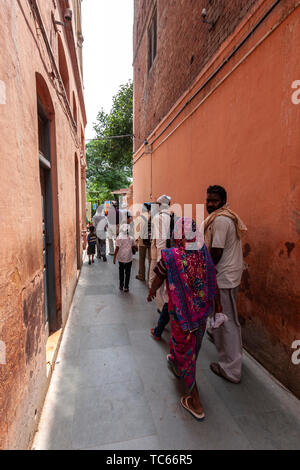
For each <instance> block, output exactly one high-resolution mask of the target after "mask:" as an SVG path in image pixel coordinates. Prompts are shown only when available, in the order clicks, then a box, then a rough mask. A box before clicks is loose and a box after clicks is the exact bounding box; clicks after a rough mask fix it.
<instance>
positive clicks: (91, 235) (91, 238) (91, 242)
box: [87, 225, 97, 264]
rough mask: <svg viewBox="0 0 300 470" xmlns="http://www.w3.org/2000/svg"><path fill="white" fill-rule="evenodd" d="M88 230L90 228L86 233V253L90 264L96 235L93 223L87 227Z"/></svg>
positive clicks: (94, 251) (93, 253) (94, 250)
mask: <svg viewBox="0 0 300 470" xmlns="http://www.w3.org/2000/svg"><path fill="white" fill-rule="evenodd" d="M89 230H90V233H89V234H88V237H87V240H88V248H87V254H88V257H89V264H91V259H92V263H93V262H94V256H95V253H96V243H97V236H96V234H95V227H94V226H93V225H91V226H90V227H89Z"/></svg>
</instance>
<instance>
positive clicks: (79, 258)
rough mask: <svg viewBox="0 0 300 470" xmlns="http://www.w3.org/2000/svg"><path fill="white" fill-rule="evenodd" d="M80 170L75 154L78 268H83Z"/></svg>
mask: <svg viewBox="0 0 300 470" xmlns="http://www.w3.org/2000/svg"><path fill="white" fill-rule="evenodd" d="M79 202H80V201H79V170H78V159H77V155H76V154H75V206H76V212H75V222H76V253H77V269H80V268H81V247H80V244H81V233H80V210H79Z"/></svg>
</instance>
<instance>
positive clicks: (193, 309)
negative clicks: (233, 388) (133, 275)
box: [138, 185, 247, 420]
mask: <svg viewBox="0 0 300 470" xmlns="http://www.w3.org/2000/svg"><path fill="white" fill-rule="evenodd" d="M157 203H158V204H159V206H160V209H159V212H158V214H157V215H156V216H155V217H154V219H153V224H152V234H151V262H150V273H149V294H148V301H152V300H153V299H154V298H155V300H156V303H157V307H158V309H159V311H160V317H159V320H158V323H157V325H156V327H155V328H152V329H151V335H152V337H153V338H154V339H155V340H157V341H160V340H161V336H162V333H163V331H164V328H165V326H166V324H167V323H168V322H169V321H170V324H171V340H170V354H168V356H167V361H168V364H169V366H170V367H171V370H172V371H173V373H174V374H175V375H176V377H179V378H181V379H183V381H184V383H185V385H186V391H187V393H186V394H185V395H184V396H183V397H181V404H182V406H183V407H184V408H185V409H186V410H187V411H189V412H190V413H191V414H192V416H193V417H194V418H195V419H197V420H202V419H203V418H204V410H203V407H202V404H201V401H200V398H199V393H198V388H197V384H196V361H197V357H198V354H199V351H200V348H201V343H202V339H203V336H204V334H205V331H206V327H207V323H208V322H209V323H210V326H209V328H208V329H207V335H208V338H209V339H210V341H212V342H213V343H214V344H215V346H216V349H217V352H218V362H213V363H211V364H210V369H211V371H212V372H213V373H215V374H216V375H218V376H219V377H222V378H223V379H226V380H228V381H229V382H232V383H235V384H238V383H239V382H240V381H241V374H242V335H241V326H240V323H239V319H238V312H237V306H236V300H237V294H238V289H239V285H240V282H241V277H242V272H243V253H242V241H241V240H242V236H243V234H244V233H245V232H246V230H247V228H246V226H245V225H244V223H243V222H242V220H241V219H240V217H239V216H238V215H237V214H236V213H234V212H233V211H232V210H231V209H230V208H229V205H228V204H227V193H226V190H225V189H224V188H223V187H221V186H216V185H215V186H210V187H209V188H208V189H207V195H206V209H207V212H208V217H207V218H206V219H205V220H204V222H203V226H202V227H197V225H196V222H195V221H194V220H192V219H191V218H185V217H184V218H179V219H177V220H173V225H174V229H173V231H172V214H171V212H170V203H171V197H169V196H166V195H163V196H161V197H160V198H158V200H157ZM200 229H201V230H200ZM168 232H169V233H171V239H169V238H168V235H166V234H167V233H168ZM202 234H203V235H204V236H203V235H202ZM168 244H169V246H168ZM142 272H143V271H141V270H140V273H142ZM140 273H139V275H140ZM139 275H138V276H139Z"/></svg>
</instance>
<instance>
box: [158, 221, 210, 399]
mask: <svg viewBox="0 0 300 470" xmlns="http://www.w3.org/2000/svg"><path fill="white" fill-rule="evenodd" d="M174 239H175V242H176V245H177V246H176V248H171V249H167V250H162V260H163V262H164V264H165V266H166V269H167V273H168V279H167V290H168V295H169V313H170V315H171V327H172V339H171V341H170V352H171V356H170V361H171V362H172V363H173V364H174V366H175V368H176V370H177V372H178V374H179V375H180V376H181V377H182V378H183V379H184V381H185V383H186V386H187V388H188V390H191V389H192V388H193V386H194V384H195V377H196V359H197V356H198V353H199V350H200V347H201V341H202V338H203V335H204V333H205V328H206V320H207V317H208V316H209V315H210V314H211V313H212V310H213V305H214V298H215V296H216V292H217V283H216V271H215V267H214V264H213V261H212V259H211V257H210V255H209V253H208V250H207V248H206V246H205V245H204V243H203V241H202V237H201V235H200V233H199V232H198V231H197V229H196V224H195V222H194V221H193V220H192V219H187V218H184V219H179V220H178V221H177V223H176V225H175V230H174Z"/></svg>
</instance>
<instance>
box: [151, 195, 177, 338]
mask: <svg viewBox="0 0 300 470" xmlns="http://www.w3.org/2000/svg"><path fill="white" fill-rule="evenodd" d="M156 204H158V206H159V211H158V213H157V214H156V215H155V216H154V217H153V221H152V234H151V238H152V241H151V265H150V274H149V287H151V284H152V282H153V280H154V278H155V273H154V268H155V266H156V264H157V262H158V261H160V259H161V250H163V249H165V248H170V239H171V236H172V225H173V228H174V215H173V214H172V213H171V211H170V204H171V197H170V196H167V195H166V194H163V195H162V196H160V197H159V198H158V199H157V201H156ZM155 300H156V304H157V307H158V310H159V311H160V312H161V313H160V318H159V321H158V325H157V326H156V328H152V329H151V335H152V336H153V338H154V339H156V340H160V338H161V334H162V332H163V330H164V328H165V326H166V325H167V323H168V322H169V319H170V317H169V313H168V301H169V299H168V294H167V290H166V286H165V283H164V284H163V285H162V287H160V289H159V290H158V291H157V292H156V299H155Z"/></svg>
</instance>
